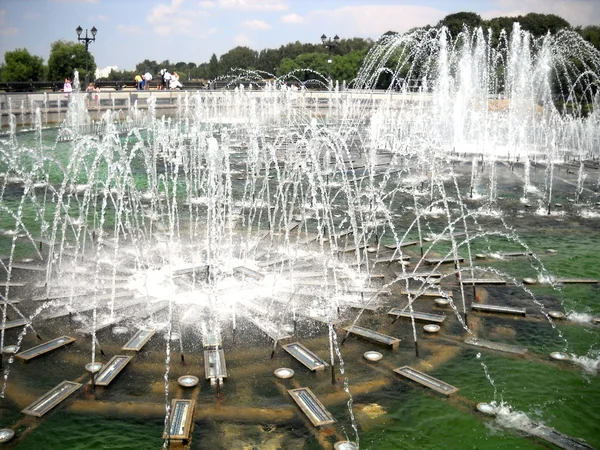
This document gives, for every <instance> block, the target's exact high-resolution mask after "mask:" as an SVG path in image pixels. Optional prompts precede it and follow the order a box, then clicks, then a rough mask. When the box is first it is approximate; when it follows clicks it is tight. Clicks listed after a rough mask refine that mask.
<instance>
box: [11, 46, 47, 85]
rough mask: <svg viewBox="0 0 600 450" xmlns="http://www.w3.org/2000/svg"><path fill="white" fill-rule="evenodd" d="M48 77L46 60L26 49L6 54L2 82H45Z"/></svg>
mask: <svg viewBox="0 0 600 450" xmlns="http://www.w3.org/2000/svg"><path fill="white" fill-rule="evenodd" d="M45 77H46V67H45V66H44V60H43V59H42V58H40V57H39V56H35V55H31V54H30V53H29V51H27V50H26V49H24V48H19V49H16V50H14V51H11V52H6V53H5V54H4V66H3V68H2V75H1V77H0V79H1V80H2V81H43V80H44V79H45Z"/></svg>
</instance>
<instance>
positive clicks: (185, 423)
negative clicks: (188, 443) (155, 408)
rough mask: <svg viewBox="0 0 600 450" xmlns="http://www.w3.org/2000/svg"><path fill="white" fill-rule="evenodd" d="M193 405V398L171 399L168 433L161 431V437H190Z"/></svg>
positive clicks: (172, 438) (174, 438) (186, 438)
mask: <svg viewBox="0 0 600 450" xmlns="http://www.w3.org/2000/svg"><path fill="white" fill-rule="evenodd" d="M195 406H196V402H195V400H183V399H173V401H172V402H171V412H170V414H169V425H168V427H167V429H168V433H163V439H167V438H168V439H170V440H172V441H185V440H188V439H189V438H190V434H191V432H192V424H193V423H194V422H193V419H194V408H195Z"/></svg>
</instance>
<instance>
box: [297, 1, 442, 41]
mask: <svg viewBox="0 0 600 450" xmlns="http://www.w3.org/2000/svg"><path fill="white" fill-rule="evenodd" d="M447 14H448V12H447V11H442V10H440V9H436V8H431V7H428V6H415V5H359V6H345V7H342V8H337V9H328V10H314V11H311V12H310V13H308V14H307V15H306V17H305V19H306V21H307V22H308V23H310V24H311V26H313V28H315V29H318V30H322V31H320V33H322V32H325V34H328V35H329V34H332V35H333V34H338V35H339V36H340V37H342V38H345V37H354V36H359V37H372V38H377V37H379V36H381V35H382V34H383V33H385V32H386V31H396V32H399V33H401V32H405V31H408V30H410V29H411V28H414V27H420V26H425V25H427V24H430V25H434V24H436V23H437V22H438V21H439V20H440V19H442V18H444V17H445V16H446V15H447ZM328 30H329V31H328ZM320 33H319V34H320Z"/></svg>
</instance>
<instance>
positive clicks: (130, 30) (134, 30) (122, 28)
mask: <svg viewBox="0 0 600 450" xmlns="http://www.w3.org/2000/svg"><path fill="white" fill-rule="evenodd" d="M117 31H118V32H119V33H121V34H131V35H136V34H140V33H141V32H142V29H141V28H140V27H138V26H137V25H129V26H128V25H117Z"/></svg>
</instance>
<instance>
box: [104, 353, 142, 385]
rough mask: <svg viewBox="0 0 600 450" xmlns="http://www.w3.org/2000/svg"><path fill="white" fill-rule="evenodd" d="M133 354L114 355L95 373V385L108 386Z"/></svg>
mask: <svg viewBox="0 0 600 450" xmlns="http://www.w3.org/2000/svg"><path fill="white" fill-rule="evenodd" d="M131 358H133V356H125V355H115V356H113V357H112V358H111V359H110V361H108V362H107V363H106V365H105V366H104V367H103V368H102V370H101V371H100V372H98V374H97V375H96V379H95V384H96V386H108V385H109V384H110V383H111V381H112V380H114V379H115V377H116V376H117V375H119V373H120V372H121V371H122V370H123V369H124V368H125V366H126V365H127V364H129V361H131Z"/></svg>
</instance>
